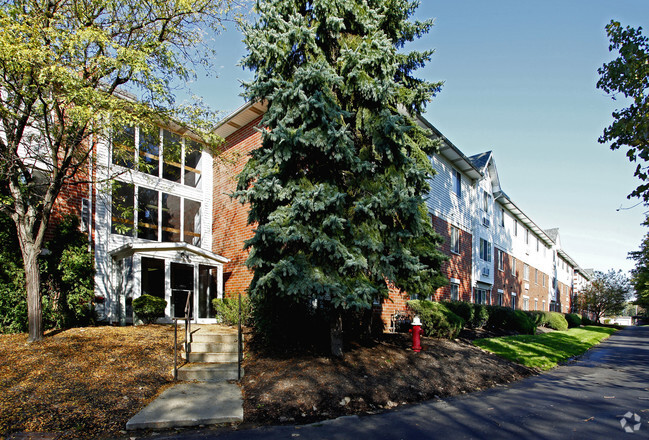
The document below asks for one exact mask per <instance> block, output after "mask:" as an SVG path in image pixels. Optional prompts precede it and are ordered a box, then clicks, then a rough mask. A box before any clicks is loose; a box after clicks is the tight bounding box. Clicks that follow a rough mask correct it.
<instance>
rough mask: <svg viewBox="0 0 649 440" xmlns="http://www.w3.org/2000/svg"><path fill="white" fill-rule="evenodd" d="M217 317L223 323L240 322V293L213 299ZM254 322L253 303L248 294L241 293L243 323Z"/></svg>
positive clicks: (232, 323) (235, 323) (234, 323)
mask: <svg viewBox="0 0 649 440" xmlns="http://www.w3.org/2000/svg"><path fill="white" fill-rule="evenodd" d="M212 306H213V307H214V311H215V312H216V317H217V319H218V320H219V322H221V323H222V324H225V325H238V324H239V295H235V296H232V297H228V298H222V299H221V298H216V299H213V300H212ZM251 323H252V304H251V302H250V298H248V295H243V294H242V295H241V325H250V324H251Z"/></svg>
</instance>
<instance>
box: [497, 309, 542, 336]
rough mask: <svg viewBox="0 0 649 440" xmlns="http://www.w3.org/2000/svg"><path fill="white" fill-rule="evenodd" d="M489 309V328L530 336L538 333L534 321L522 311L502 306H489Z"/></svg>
mask: <svg viewBox="0 0 649 440" xmlns="http://www.w3.org/2000/svg"><path fill="white" fill-rule="evenodd" d="M487 308H488V310H489V319H488V320H487V325H486V327H487V328H490V329H495V330H506V331H512V332H516V333H523V334H530V335H533V334H534V333H535V332H536V325H535V324H534V321H532V320H531V319H530V317H529V316H528V315H527V314H526V313H525V312H523V311H522V310H514V309H512V308H509V307H502V306H487Z"/></svg>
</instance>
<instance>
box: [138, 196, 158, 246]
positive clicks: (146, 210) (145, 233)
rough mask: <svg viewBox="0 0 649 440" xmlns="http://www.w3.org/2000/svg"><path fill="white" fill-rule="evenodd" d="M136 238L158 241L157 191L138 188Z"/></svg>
mask: <svg viewBox="0 0 649 440" xmlns="http://www.w3.org/2000/svg"><path fill="white" fill-rule="evenodd" d="M137 197H138V201H137V236H138V238H144V239H146V240H154V241H158V191H155V190H153V189H148V188H138V191H137Z"/></svg>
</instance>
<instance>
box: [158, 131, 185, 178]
mask: <svg viewBox="0 0 649 440" xmlns="http://www.w3.org/2000/svg"><path fill="white" fill-rule="evenodd" d="M162 141H163V147H162V158H163V160H164V163H163V165H162V178H163V179H167V180H171V181H172V182H177V183H180V181H181V180H180V179H181V172H180V169H181V167H182V143H181V138H180V136H178V135H177V134H175V133H171V132H170V131H167V130H164V131H163V133H162Z"/></svg>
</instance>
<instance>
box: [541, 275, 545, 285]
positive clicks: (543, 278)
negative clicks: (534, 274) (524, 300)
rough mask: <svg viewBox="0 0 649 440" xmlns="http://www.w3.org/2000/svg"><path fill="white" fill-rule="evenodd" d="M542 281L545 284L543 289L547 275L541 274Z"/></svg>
mask: <svg viewBox="0 0 649 440" xmlns="http://www.w3.org/2000/svg"><path fill="white" fill-rule="evenodd" d="M541 281H542V282H543V287H545V274H541Z"/></svg>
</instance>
